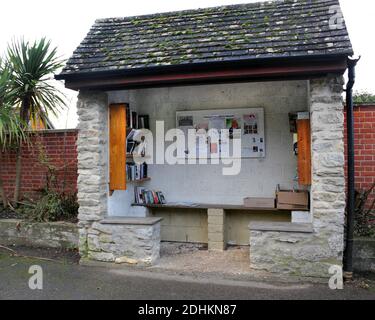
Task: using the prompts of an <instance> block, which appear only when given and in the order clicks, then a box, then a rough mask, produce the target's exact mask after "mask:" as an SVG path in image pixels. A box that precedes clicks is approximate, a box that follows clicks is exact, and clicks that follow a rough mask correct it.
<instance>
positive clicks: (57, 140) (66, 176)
mask: <svg viewBox="0 0 375 320" xmlns="http://www.w3.org/2000/svg"><path fill="white" fill-rule="evenodd" d="M77 133H78V131H77V130H54V131H50V132H48V131H41V132H38V133H37V134H35V135H33V136H32V137H31V142H32V143H31V144H30V145H31V146H23V147H22V180H21V181H22V183H21V198H25V197H27V198H35V197H36V196H37V195H38V192H37V190H39V189H41V188H43V187H44V186H45V185H46V181H47V176H48V174H47V172H48V170H47V167H46V166H45V165H42V164H41V163H40V160H39V158H40V154H41V152H40V150H44V151H43V152H42V154H43V153H44V154H45V155H46V157H47V159H49V161H50V164H52V165H53V166H55V167H56V168H57V169H58V170H57V171H56V176H57V180H56V181H57V183H56V185H57V188H58V189H59V190H60V191H63V192H66V193H75V192H76V191H77V148H76V140H77ZM15 173H16V154H15V152H14V151H10V152H7V153H1V152H0V174H1V177H2V179H3V182H4V189H5V191H6V193H7V195H8V196H9V197H10V198H12V197H13V193H14V186H15Z"/></svg>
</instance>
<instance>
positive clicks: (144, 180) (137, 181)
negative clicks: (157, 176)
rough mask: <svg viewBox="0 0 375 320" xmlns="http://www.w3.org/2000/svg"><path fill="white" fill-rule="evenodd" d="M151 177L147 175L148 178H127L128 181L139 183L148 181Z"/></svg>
mask: <svg viewBox="0 0 375 320" xmlns="http://www.w3.org/2000/svg"><path fill="white" fill-rule="evenodd" d="M150 180H151V178H150V177H148V178H143V179H136V180H127V182H128V183H141V182H146V181H150Z"/></svg>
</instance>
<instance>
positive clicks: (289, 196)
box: [276, 190, 309, 211]
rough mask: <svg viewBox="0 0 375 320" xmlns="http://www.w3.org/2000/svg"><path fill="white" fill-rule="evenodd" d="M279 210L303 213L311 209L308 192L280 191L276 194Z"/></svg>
mask: <svg viewBox="0 0 375 320" xmlns="http://www.w3.org/2000/svg"><path fill="white" fill-rule="evenodd" d="M276 203H277V209H282V210H295V211H299V210H301V211H303V210H308V209H309V193H308V191H293V190H279V191H277V192H276Z"/></svg>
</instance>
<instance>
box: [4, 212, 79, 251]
mask: <svg viewBox="0 0 375 320" xmlns="http://www.w3.org/2000/svg"><path fill="white" fill-rule="evenodd" d="M0 244H1V245H5V246H13V245H16V246H31V247H40V248H65V249H76V248H77V247H78V227H77V226H76V225H75V224H74V223H68V222H46V223H39V222H31V221H26V220H19V219H14V220H13V219H2V220H0Z"/></svg>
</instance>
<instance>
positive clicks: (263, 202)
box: [244, 197, 275, 209]
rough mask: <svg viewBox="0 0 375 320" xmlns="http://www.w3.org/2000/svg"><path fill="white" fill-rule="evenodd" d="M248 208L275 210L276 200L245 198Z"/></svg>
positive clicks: (245, 204)
mask: <svg viewBox="0 0 375 320" xmlns="http://www.w3.org/2000/svg"><path fill="white" fill-rule="evenodd" d="M244 206H245V207H246V208H260V209H262V208H263V209H275V198H252V197H249V198H245V199H244Z"/></svg>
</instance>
